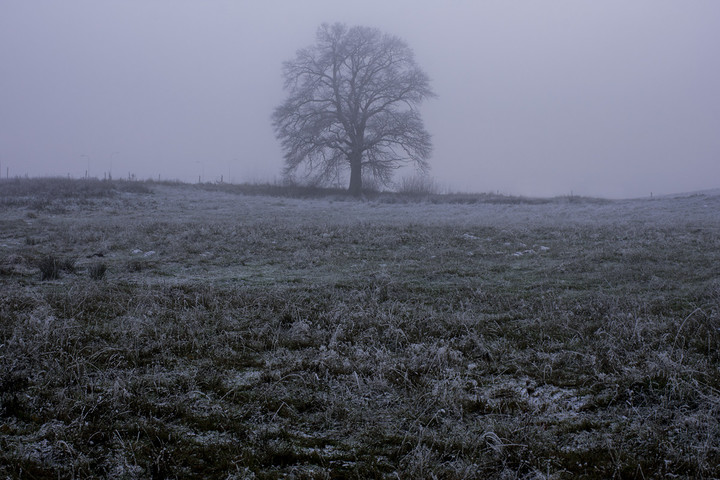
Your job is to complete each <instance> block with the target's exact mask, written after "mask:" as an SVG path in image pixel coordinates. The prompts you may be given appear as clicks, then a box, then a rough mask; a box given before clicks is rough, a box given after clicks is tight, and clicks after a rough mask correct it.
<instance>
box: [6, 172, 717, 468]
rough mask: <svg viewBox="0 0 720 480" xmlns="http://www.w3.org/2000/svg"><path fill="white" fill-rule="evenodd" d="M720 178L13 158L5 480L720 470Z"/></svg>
mask: <svg viewBox="0 0 720 480" xmlns="http://www.w3.org/2000/svg"><path fill="white" fill-rule="evenodd" d="M719 212H720V192H718V191H716V192H705V193H697V194H694V195H677V196H667V197H661V198H652V199H650V198H647V199H636V200H614V201H610V200H599V199H589V198H580V197H561V198H554V199H525V198H516V197H503V196H498V195H454V196H453V195H426V196H423V195H415V196H413V195H391V194H386V195H380V194H376V195H368V196H367V197H366V198H365V199H363V200H351V199H348V198H346V197H345V196H344V195H342V194H341V193H338V192H325V193H324V194H317V193H313V192H312V191H303V190H302V189H300V190H283V189H280V188H277V189H265V190H263V189H262V188H254V189H250V188H249V187H245V188H242V187H239V186H232V185H184V184H161V183H149V182H122V181H114V182H104V181H99V180H63V179H15V180H13V179H10V180H2V181H0V478H48V479H49V478H53V479H55V478H121V479H122V478H124V479H133V478H138V479H141V478H142V479H144V478H218V479H229V478H236V479H246V478H257V479H271V478H318V479H323V478H388V479H389V478H401V479H406V478H407V479H414V478H428V479H430V478H447V479H461V478H463V479H474V478H478V479H484V478H495V479H575V478H585V479H600V478H661V477H662V478H705V479H710V478H720V348H719V347H720V214H719Z"/></svg>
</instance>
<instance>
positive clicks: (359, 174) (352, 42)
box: [273, 23, 435, 195]
mask: <svg viewBox="0 0 720 480" xmlns="http://www.w3.org/2000/svg"><path fill="white" fill-rule="evenodd" d="M283 77H284V79H285V89H286V90H289V92H290V95H289V96H288V98H287V99H286V100H285V102H284V103H283V104H282V105H280V106H279V107H277V109H276V110H275V112H274V113H273V126H274V127H275V132H276V135H277V137H278V139H279V140H280V141H281V143H282V147H283V150H284V151H285V174H286V175H288V176H290V175H292V174H293V173H295V172H296V171H297V170H298V169H300V168H304V169H305V171H306V172H307V173H308V174H309V175H312V176H313V177H314V179H315V181H317V182H320V183H325V182H327V181H329V180H331V179H332V178H334V177H335V176H336V175H337V174H338V172H339V171H344V170H345V169H346V168H348V167H349V169H350V185H349V189H348V190H349V192H350V193H351V194H353V195H359V194H360V193H361V189H362V178H363V175H372V176H373V177H374V178H375V179H377V180H378V181H379V182H380V183H382V184H385V185H387V184H388V183H389V182H390V181H391V179H392V175H393V172H394V171H395V170H396V169H397V168H399V167H400V166H402V165H406V164H413V165H414V166H415V167H417V168H418V169H420V170H421V171H423V172H425V171H427V169H428V168H429V166H428V163H427V159H428V158H429V157H430V152H431V150H432V144H431V141H430V134H429V133H428V132H427V131H426V130H425V127H424V126H423V122H422V118H421V117H420V113H419V112H418V106H419V105H420V103H421V102H422V101H423V100H425V99H427V98H430V97H433V96H434V95H435V94H434V93H433V91H432V90H431V89H430V82H429V79H428V76H427V75H426V74H425V73H424V72H423V71H422V70H421V69H420V67H418V65H417V64H416V63H415V59H414V55H413V52H412V50H411V49H410V48H409V47H408V46H407V44H406V43H405V42H404V41H402V40H401V39H399V38H397V37H395V36H391V35H387V34H383V33H382V32H380V31H379V30H377V29H374V28H368V27H351V28H348V27H347V26H345V25H343V24H340V23H336V24H334V25H327V24H323V25H322V26H321V27H320V28H319V29H318V32H317V43H316V44H315V45H313V46H311V47H309V48H304V49H302V50H299V51H298V52H297V54H296V57H295V59H294V60H291V61H288V62H285V63H284V64H283Z"/></svg>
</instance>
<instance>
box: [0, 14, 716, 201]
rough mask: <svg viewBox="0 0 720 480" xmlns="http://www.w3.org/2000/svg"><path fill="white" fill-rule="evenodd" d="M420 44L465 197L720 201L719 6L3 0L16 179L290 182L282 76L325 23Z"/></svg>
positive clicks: (2, 47)
mask: <svg viewBox="0 0 720 480" xmlns="http://www.w3.org/2000/svg"><path fill="white" fill-rule="evenodd" d="M336 21H339V22H345V23H347V24H349V25H367V26H372V27H377V28H380V29H381V30H382V31H384V32H387V33H390V34H394V35H397V36H399V37H401V38H403V39H404V40H405V41H406V42H407V43H408V44H409V45H410V47H412V48H413V50H414V51H415V54H416V58H417V62H418V64H419V65H420V66H421V67H422V68H423V69H424V70H425V71H426V72H427V73H428V74H429V75H430V77H431V80H432V83H431V85H432V87H433V89H434V90H435V92H436V93H437V94H438V97H437V98H436V99H433V100H431V101H429V102H427V103H426V104H424V105H423V107H422V113H423V118H424V121H425V124H426V128H427V129H428V130H429V131H430V133H431V134H432V135H433V143H434V153H433V156H432V158H431V159H430V164H431V175H432V176H433V177H434V178H435V179H436V180H437V182H438V184H440V185H441V186H442V187H443V188H445V189H448V190H452V191H473V192H486V191H492V192H500V193H505V194H515V195H528V196H554V195H565V194H570V193H571V192H572V193H574V194H577V195H590V196H601V197H609V198H619V197H640V196H649V195H650V194H651V193H653V194H656V195H661V194H669V193H677V192H687V191H695V190H702V189H710V188H718V187H720V135H718V132H720V57H718V55H717V45H720V3H718V2H714V1H711V0H704V1H695V2H690V3H688V2H672V1H650V0H642V1H635V2H621V1H614V0H613V1H607V2H591V1H569V0H568V1H551V2H542V3H540V2H513V3H509V2H500V1H488V2H472V1H456V2H439V1H433V2H431V1H421V2H417V1H413V2H411V1H409V0H402V1H395V2H392V3H390V4H388V2H381V1H374V0H373V1H367V2H362V4H358V3H357V2H355V3H350V2H337V1H316V0H312V1H307V2H291V1H284V0H283V1H273V2H265V3H263V4H261V3H259V2H231V1H214V2H197V1H195V2H192V1H169V0H157V1H152V2H119V1H114V2H113V1H105V2H97V1H89V0H87V1H79V0H68V1H65V2H51V1H34V2H21V1H13V0H11V1H6V2H3V3H2V4H1V5H0V173H1V174H2V176H3V177H5V176H7V175H9V176H10V177H13V176H25V175H28V176H46V175H52V176H70V177H75V178H79V177H83V176H85V175H89V176H92V177H98V178H104V177H105V176H106V175H112V177H113V178H127V177H134V178H138V179H147V178H152V179H158V178H159V179H162V180H166V179H177V180H181V181H187V182H197V181H207V182H217V181H225V182H227V181H231V182H265V181H275V180H279V179H280V177H281V170H282V165H283V159H282V151H281V150H280V146H279V144H278V141H277V140H276V138H275V136H274V132H273V130H272V126H271V122H270V115H271V113H272V111H273V109H274V107H276V106H277V105H278V104H279V103H280V102H282V100H283V98H284V96H285V92H284V91H283V85H282V79H281V66H282V62H283V61H285V60H288V59H290V58H292V57H293V56H294V54H295V52H296V50H297V49H299V48H302V47H306V46H309V45H311V44H312V43H313V42H314V37H315V32H316V29H317V27H318V26H319V25H320V24H321V23H323V22H336Z"/></svg>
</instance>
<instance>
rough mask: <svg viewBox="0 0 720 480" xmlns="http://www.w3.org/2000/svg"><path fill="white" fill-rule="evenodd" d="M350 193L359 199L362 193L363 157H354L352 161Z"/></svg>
mask: <svg viewBox="0 0 720 480" xmlns="http://www.w3.org/2000/svg"><path fill="white" fill-rule="evenodd" d="M348 193H350V195H352V196H354V197H359V196H360V194H361V193H362V155H353V157H352V158H351V159H350V187H349V188H348Z"/></svg>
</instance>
